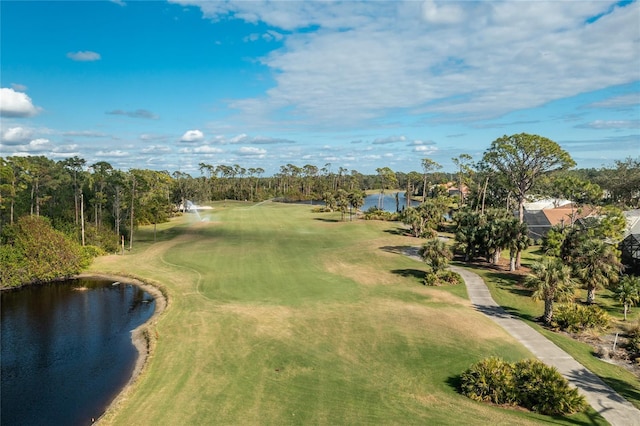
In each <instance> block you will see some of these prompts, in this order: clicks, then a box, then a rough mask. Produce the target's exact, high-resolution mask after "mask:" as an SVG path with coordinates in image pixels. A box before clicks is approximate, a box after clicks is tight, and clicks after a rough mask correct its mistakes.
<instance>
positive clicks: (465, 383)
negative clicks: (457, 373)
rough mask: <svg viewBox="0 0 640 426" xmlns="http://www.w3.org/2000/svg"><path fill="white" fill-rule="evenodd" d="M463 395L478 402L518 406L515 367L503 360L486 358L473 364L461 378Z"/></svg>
mask: <svg viewBox="0 0 640 426" xmlns="http://www.w3.org/2000/svg"><path fill="white" fill-rule="evenodd" d="M461 379H462V380H461V390H462V394H463V395H465V396H467V397H469V398H471V399H473V400H476V401H482V402H491V403H493V404H500V405H502V404H516V403H517V394H516V387H515V384H514V381H513V366H512V365H511V364H509V363H507V362H505V361H504V360H502V359H501V358H497V357H491V358H486V359H484V360H482V361H479V362H477V363H475V364H473V365H472V366H471V367H470V368H469V369H468V370H467V371H465V372H464V373H462V377H461Z"/></svg>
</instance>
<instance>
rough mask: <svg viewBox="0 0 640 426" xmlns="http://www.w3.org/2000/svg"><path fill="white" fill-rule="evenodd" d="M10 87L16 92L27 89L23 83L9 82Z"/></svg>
mask: <svg viewBox="0 0 640 426" xmlns="http://www.w3.org/2000/svg"><path fill="white" fill-rule="evenodd" d="M11 87H12V88H13V90H15V91H16V92H26V91H27V86H25V85H24V84H19V83H11Z"/></svg>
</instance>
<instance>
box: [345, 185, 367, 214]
mask: <svg viewBox="0 0 640 426" xmlns="http://www.w3.org/2000/svg"><path fill="white" fill-rule="evenodd" d="M364 197H365V194H364V192H362V191H360V190H355V191H352V192H350V193H349V204H350V205H351V207H353V208H354V209H355V210H356V212H357V211H358V209H359V208H360V207H362V206H363V205H364ZM349 220H352V217H351V213H350V214H349Z"/></svg>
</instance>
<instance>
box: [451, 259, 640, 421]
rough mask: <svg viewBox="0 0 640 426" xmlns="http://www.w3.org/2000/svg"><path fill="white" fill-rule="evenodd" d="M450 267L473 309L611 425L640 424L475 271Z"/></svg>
mask: <svg viewBox="0 0 640 426" xmlns="http://www.w3.org/2000/svg"><path fill="white" fill-rule="evenodd" d="M449 269H450V270H452V271H454V272H457V273H458V274H460V276H461V277H462V278H463V280H464V282H465V285H466V287H467V293H468V295H469V300H470V301H471V304H472V305H473V306H474V308H475V309H476V310H478V311H479V312H481V313H483V314H485V315H486V316H488V317H489V318H491V319H492V320H493V321H495V322H496V323H497V324H498V325H500V326H501V327H502V328H504V329H505V330H506V331H507V332H508V333H509V334H511V335H512V336H513V337H515V338H516V340H518V341H519V342H520V343H522V344H523V345H524V346H525V347H526V348H527V349H529V350H530V351H531V352H532V353H533V354H534V355H535V356H536V357H537V358H538V359H540V360H541V361H542V362H544V363H545V364H547V365H550V366H553V367H555V368H556V369H558V371H559V372H560V374H562V375H563V376H564V377H565V378H566V379H567V380H568V381H569V383H571V384H572V385H573V386H575V387H577V388H578V390H579V391H580V393H581V394H582V395H584V397H585V399H586V400H587V402H588V403H589V405H591V406H592V407H593V408H594V409H595V410H596V411H597V412H598V413H599V414H600V415H601V416H602V417H604V418H605V420H607V421H608V422H609V423H610V424H611V425H613V426H640V410H638V409H637V408H635V407H634V406H633V404H631V403H630V402H629V401H627V400H626V399H624V398H623V397H622V396H620V395H619V394H618V393H617V392H616V391H615V390H613V389H612V388H611V387H610V386H608V385H607V384H605V383H604V382H603V381H602V379H600V377H598V376H597V375H595V374H594V373H592V372H591V371H589V370H588V369H586V368H585V367H584V366H583V365H582V364H580V363H579V362H577V361H576V360H575V359H574V358H573V357H572V356H571V355H569V354H568V353H566V352H565V351H563V350H562V349H560V348H559V347H558V346H556V345H555V344H554V343H553V342H551V341H550V340H549V339H547V338H546V337H544V336H543V335H542V334H540V333H539V332H538V331H536V330H535V329H533V328H532V327H531V326H529V325H528V324H526V323H525V322H524V321H522V320H521V319H519V318H518V317H515V316H513V315H511V314H509V313H508V312H507V311H505V310H504V309H503V308H502V307H501V306H500V305H498V304H497V303H496V302H495V301H494V300H493V297H492V296H491V293H490V292H489V288H488V287H487V285H486V284H485V282H484V281H483V279H482V278H481V277H480V276H479V275H478V274H476V273H474V272H471V271H469V270H467V269H465V268H463V267H459V266H449Z"/></svg>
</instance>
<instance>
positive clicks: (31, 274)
mask: <svg viewBox="0 0 640 426" xmlns="http://www.w3.org/2000/svg"><path fill="white" fill-rule="evenodd" d="M0 261H1V262H0V263H1V264H2V268H0V269H1V270H2V272H1V273H0V287H14V286H19V285H22V284H29V283H32V282H44V281H51V280H54V279H56V278H64V277H69V276H72V275H75V274H77V273H78V272H80V271H81V270H82V269H83V268H84V267H85V266H87V265H88V263H87V259H86V257H85V255H84V252H83V249H82V247H81V246H80V244H78V243H76V242H75V241H72V240H71V239H69V238H68V237H67V236H66V235H64V234H63V233H62V232H60V231H56V230H54V229H53V228H52V227H51V224H50V223H49V221H48V220H47V219H45V218H43V217H38V216H24V217H22V218H20V219H18V221H17V222H16V223H15V224H14V225H9V226H7V227H5V228H4V230H3V245H2V249H1V250H0Z"/></svg>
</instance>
